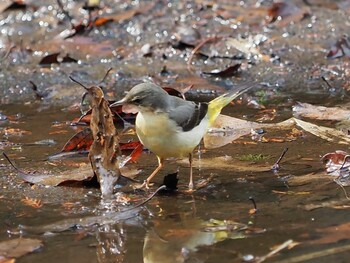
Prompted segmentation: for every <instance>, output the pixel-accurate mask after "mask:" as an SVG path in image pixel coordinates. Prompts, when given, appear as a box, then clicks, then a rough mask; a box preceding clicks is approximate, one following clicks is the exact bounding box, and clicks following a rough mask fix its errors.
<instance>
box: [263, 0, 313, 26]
mask: <svg viewBox="0 0 350 263" xmlns="http://www.w3.org/2000/svg"><path fill="white" fill-rule="evenodd" d="M309 14H310V8H308V7H303V8H300V7H298V6H296V5H295V4H294V3H292V2H290V1H286V2H276V3H273V5H272V6H271V8H270V9H269V10H268V15H269V16H270V17H271V23H275V24H276V25H277V26H279V27H284V26H286V25H288V24H289V23H291V22H298V21H300V20H302V19H303V18H304V17H305V16H307V15H309Z"/></svg>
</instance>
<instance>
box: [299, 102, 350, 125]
mask: <svg viewBox="0 0 350 263" xmlns="http://www.w3.org/2000/svg"><path fill="white" fill-rule="evenodd" d="M293 112H294V114H295V115H297V116H301V117H305V118H310V119H315V120H335V121H342V120H348V119H349V117H350V110H346V109H343V108H340V107H324V106H315V105H312V104H309V103H301V102H298V103H297V104H296V105H294V106H293Z"/></svg>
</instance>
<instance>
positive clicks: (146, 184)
mask: <svg viewBox="0 0 350 263" xmlns="http://www.w3.org/2000/svg"><path fill="white" fill-rule="evenodd" d="M152 185H153V183H150V182H148V181H147V180H145V181H143V183H142V184H140V185H138V186H137V187H136V189H143V188H146V189H149V188H150V186H152Z"/></svg>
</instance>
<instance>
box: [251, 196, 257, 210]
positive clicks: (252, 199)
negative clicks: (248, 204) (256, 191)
mask: <svg viewBox="0 0 350 263" xmlns="http://www.w3.org/2000/svg"><path fill="white" fill-rule="evenodd" d="M249 200H250V201H252V203H253V206H254V209H255V210H258V207H257V206H256V202H255V200H254V198H253V197H252V196H250V197H249Z"/></svg>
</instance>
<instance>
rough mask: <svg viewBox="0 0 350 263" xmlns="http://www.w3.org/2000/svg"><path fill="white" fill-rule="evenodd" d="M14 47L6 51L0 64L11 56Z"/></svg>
mask: <svg viewBox="0 0 350 263" xmlns="http://www.w3.org/2000/svg"><path fill="white" fill-rule="evenodd" d="M15 47H16V45H12V46H10V47H9V49H8V50H7V51H6V54H5V55H4V56H3V57H2V58H1V59H0V62H3V61H4V60H5V59H7V57H8V56H9V55H10V54H11V52H12V50H13V49H14V48H15Z"/></svg>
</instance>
